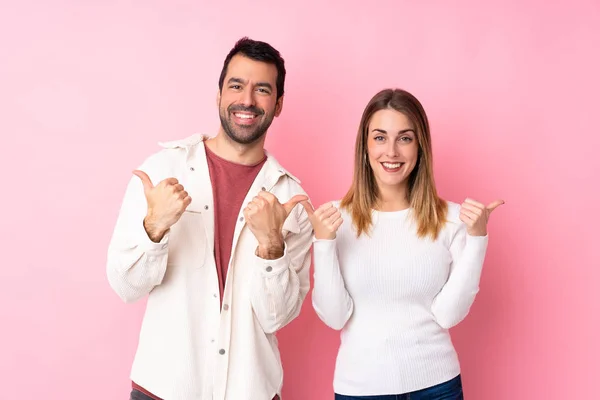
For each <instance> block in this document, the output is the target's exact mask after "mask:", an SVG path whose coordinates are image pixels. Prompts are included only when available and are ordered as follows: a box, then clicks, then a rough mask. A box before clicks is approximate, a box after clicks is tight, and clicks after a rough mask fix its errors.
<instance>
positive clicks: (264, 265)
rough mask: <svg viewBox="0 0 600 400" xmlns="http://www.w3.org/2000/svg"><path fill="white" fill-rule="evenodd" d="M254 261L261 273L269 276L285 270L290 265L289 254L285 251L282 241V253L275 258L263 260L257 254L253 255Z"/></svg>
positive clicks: (285, 246)
mask: <svg viewBox="0 0 600 400" xmlns="http://www.w3.org/2000/svg"><path fill="white" fill-rule="evenodd" d="M254 257H255V259H256V263H257V264H258V267H259V268H260V271H261V273H262V275H263V276H264V277H266V278H269V277H271V276H274V275H278V274H280V273H281V272H283V271H285V270H287V269H288V268H289V266H290V261H289V256H288V252H287V244H286V243H285V241H284V242H283V255H282V256H281V257H279V258H277V259H275V260H265V259H264V258H260V257H259V256H257V255H255V256H254Z"/></svg>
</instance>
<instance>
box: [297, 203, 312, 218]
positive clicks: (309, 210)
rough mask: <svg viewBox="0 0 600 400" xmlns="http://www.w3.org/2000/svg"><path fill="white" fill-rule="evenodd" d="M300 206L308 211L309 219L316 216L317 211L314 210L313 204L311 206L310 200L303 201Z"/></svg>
mask: <svg viewBox="0 0 600 400" xmlns="http://www.w3.org/2000/svg"><path fill="white" fill-rule="evenodd" d="M300 204H302V207H304V209H305V210H306V213H307V214H308V218H309V219H311V218H312V216H313V215H315V209H314V208H313V206H312V204H310V203H309V202H308V200H304V201H301V202H300Z"/></svg>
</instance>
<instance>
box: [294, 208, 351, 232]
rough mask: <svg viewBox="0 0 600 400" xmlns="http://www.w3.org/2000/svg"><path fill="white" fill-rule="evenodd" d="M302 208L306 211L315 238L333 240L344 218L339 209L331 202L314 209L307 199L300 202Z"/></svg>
mask: <svg viewBox="0 0 600 400" xmlns="http://www.w3.org/2000/svg"><path fill="white" fill-rule="evenodd" d="M302 205H303V206H304V209H305V210H306V212H307V213H308V219H309V221H310V223H311V224H312V226H313V230H314V231H315V238H317V239H325V240H333V239H335V237H336V232H337V230H338V228H339V227H340V226H341V225H342V222H344V220H343V219H342V214H341V213H340V211H339V210H338V209H337V208H336V207H335V206H334V205H333V204H332V203H325V204H323V205H322V206H321V207H319V208H317V209H316V210H314V209H313V207H312V206H311V205H310V203H309V202H308V201H304V202H302Z"/></svg>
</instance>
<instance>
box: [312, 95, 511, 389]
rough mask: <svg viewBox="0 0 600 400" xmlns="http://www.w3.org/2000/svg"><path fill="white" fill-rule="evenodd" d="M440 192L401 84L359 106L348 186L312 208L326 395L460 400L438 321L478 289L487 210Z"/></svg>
mask: <svg viewBox="0 0 600 400" xmlns="http://www.w3.org/2000/svg"><path fill="white" fill-rule="evenodd" d="M503 203H504V202H503V201H501V200H499V201H495V202H493V203H492V204H490V205H489V206H487V207H486V206H484V205H483V204H481V203H479V202H477V201H474V200H471V199H467V200H465V202H464V203H463V204H462V205H458V204H455V203H451V202H446V201H444V200H442V199H441V198H440V197H438V195H437V191H436V188H435V184H434V179H433V168H432V151H431V138H430V132H429V123H428V121H427V116H426V114H425V111H424V110H423V107H422V106H421V104H420V103H419V101H418V100H417V99H416V98H415V97H414V96H413V95H411V94H410V93H408V92H406V91H403V90H392V89H387V90H383V91H381V92H379V93H377V94H376V95H375V97H373V99H371V101H370V102H369V104H368V105H367V107H366V109H365V111H364V113H363V116H362V120H361V122H360V126H359V129H358V136H357V138H356V151H355V162H354V178H353V182H352V187H351V188H350V190H349V191H348V193H347V194H346V196H345V197H344V198H343V199H342V200H341V202H333V203H327V204H325V205H323V206H321V207H319V208H318V209H317V210H316V211H315V210H313V209H312V207H311V205H310V204H309V203H303V204H304V207H305V208H306V210H307V212H308V214H309V217H310V221H311V223H312V225H313V228H314V232H315V243H314V268H315V272H314V290H313V306H314V308H315V310H316V312H317V314H318V315H319V318H321V320H323V322H325V324H327V325H328V326H330V327H331V328H333V329H337V330H340V329H341V330H342V333H341V339H342V340H341V346H340V349H339V353H338V357H337V362H336V369H335V378H334V390H335V393H336V394H335V398H336V400H346V399H377V400H388V399H390V400H391V399H394V400H400V399H402V400H404V399H411V400H434V399H435V400H437V399H452V400H454V399H462V398H463V395H462V384H461V378H460V367H459V362H458V357H457V354H456V352H455V349H454V347H453V345H452V341H451V339H450V335H449V332H448V329H449V328H451V327H453V326H454V325H456V324H458V323H459V322H460V321H461V320H462V319H463V318H465V316H466V315H467V313H468V312H469V308H470V307H471V304H472V303H473V301H474V299H475V295H476V293H477V292H478V290H479V278H480V275H481V269H482V265H483V260H484V257H485V252H486V248H487V243H488V236H487V230H486V225H487V221H488V217H489V215H490V213H491V212H492V210H494V209H495V208H496V207H498V206H499V205H501V204H503Z"/></svg>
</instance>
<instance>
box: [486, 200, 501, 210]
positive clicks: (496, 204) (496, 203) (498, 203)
mask: <svg viewBox="0 0 600 400" xmlns="http://www.w3.org/2000/svg"><path fill="white" fill-rule="evenodd" d="M502 204H504V200H496V201H494V202H492V203H490V204H489V205H488V206H487V207H486V209H487V210H488V211H489V212H490V213H491V212H492V211H494V210H495V209H496V208H497V207H499V206H501V205H502Z"/></svg>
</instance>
